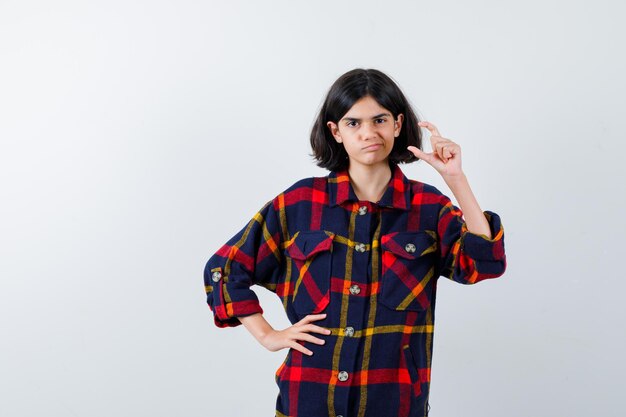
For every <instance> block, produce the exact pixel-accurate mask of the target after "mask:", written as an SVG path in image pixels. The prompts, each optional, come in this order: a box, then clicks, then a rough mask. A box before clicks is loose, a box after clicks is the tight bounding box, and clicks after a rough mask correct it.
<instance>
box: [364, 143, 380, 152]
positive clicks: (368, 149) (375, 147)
mask: <svg viewBox="0 0 626 417" xmlns="http://www.w3.org/2000/svg"><path fill="white" fill-rule="evenodd" d="M382 146H383V144H382V143H373V144H371V145H370V146H366V147H365V148H363V150H364V151H375V150H376V149H378V148H381V147H382Z"/></svg>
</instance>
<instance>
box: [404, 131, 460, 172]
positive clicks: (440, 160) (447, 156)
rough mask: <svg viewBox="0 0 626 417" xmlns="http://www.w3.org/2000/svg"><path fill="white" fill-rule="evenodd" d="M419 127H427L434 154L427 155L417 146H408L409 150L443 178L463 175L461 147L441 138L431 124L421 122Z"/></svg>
mask: <svg viewBox="0 0 626 417" xmlns="http://www.w3.org/2000/svg"><path fill="white" fill-rule="evenodd" d="M418 124H419V126H421V127H425V128H426V129H428V130H429V132H430V145H431V147H432V149H433V151H432V152H430V153H426V152H424V151H421V150H419V149H418V148H416V147H415V146H408V147H407V149H408V150H409V151H411V152H413V154H414V155H415V156H416V157H418V158H419V159H422V160H424V161H426V162H427V163H428V164H430V165H431V166H432V167H433V168H435V169H436V170H437V172H439V174H441V176H443V177H453V176H455V175H461V174H462V173H463V171H462V168H461V147H460V146H459V145H458V144H457V143H455V142H453V141H451V140H450V139H446V138H444V137H442V136H441V134H440V133H439V130H438V129H437V127H436V126H435V125H434V124H432V123H430V122H425V121H424V122H419V123H418Z"/></svg>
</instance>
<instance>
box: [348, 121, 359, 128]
mask: <svg viewBox="0 0 626 417" xmlns="http://www.w3.org/2000/svg"><path fill="white" fill-rule="evenodd" d="M356 123H357V122H356V121H354V120H351V121H349V122H348V123H346V126H349V127H355V126H356Z"/></svg>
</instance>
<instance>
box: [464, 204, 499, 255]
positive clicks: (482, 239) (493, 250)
mask: <svg viewBox="0 0 626 417" xmlns="http://www.w3.org/2000/svg"><path fill="white" fill-rule="evenodd" d="M483 213H484V215H485V218H487V221H488V222H489V229H490V230H491V236H492V237H491V239H490V238H488V237H487V236H486V235H484V234H482V233H473V232H470V231H469V230H466V231H465V233H464V238H463V247H462V249H463V251H464V252H465V254H466V255H467V256H469V257H470V258H472V259H474V260H481V261H500V260H502V259H503V258H504V227H503V226H502V222H501V220H500V216H498V215H497V214H496V213H494V212H492V211H489V210H486V211H483Z"/></svg>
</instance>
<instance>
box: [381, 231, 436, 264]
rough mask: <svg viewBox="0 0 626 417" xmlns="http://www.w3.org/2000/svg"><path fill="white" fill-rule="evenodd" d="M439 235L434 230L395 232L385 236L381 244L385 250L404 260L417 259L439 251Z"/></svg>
mask: <svg viewBox="0 0 626 417" xmlns="http://www.w3.org/2000/svg"><path fill="white" fill-rule="evenodd" d="M436 236H437V234H436V232H435V231H433V230H421V231H418V232H393V233H389V234H386V235H383V236H382V237H381V239H380V244H381V246H382V248H383V250H386V251H389V252H392V253H393V254H394V255H396V256H399V257H401V258H404V259H417V258H419V257H420V256H422V255H425V254H427V253H430V252H434V251H436V250H437V237H436Z"/></svg>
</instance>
